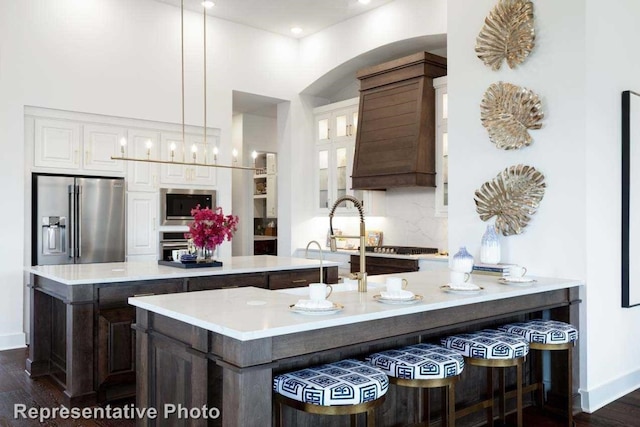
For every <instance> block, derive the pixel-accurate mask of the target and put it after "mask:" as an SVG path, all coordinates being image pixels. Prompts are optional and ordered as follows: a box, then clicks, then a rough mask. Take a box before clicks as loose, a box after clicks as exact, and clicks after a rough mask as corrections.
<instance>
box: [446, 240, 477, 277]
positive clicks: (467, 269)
mask: <svg viewBox="0 0 640 427" xmlns="http://www.w3.org/2000/svg"><path fill="white" fill-rule="evenodd" d="M451 269H452V270H453V271H459V272H462V273H471V270H473V256H472V255H471V254H470V253H469V252H467V248H466V247H464V246H462V247H460V250H459V251H458V252H457V253H456V254H455V255H454V256H453V259H452V260H451Z"/></svg>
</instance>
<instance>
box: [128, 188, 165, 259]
mask: <svg viewBox="0 0 640 427" xmlns="http://www.w3.org/2000/svg"><path fill="white" fill-rule="evenodd" d="M157 225H158V195H157V194H156V193H147V192H130V193H127V259H129V256H138V255H149V256H151V255H153V256H154V257H157V256H158V227H157Z"/></svg>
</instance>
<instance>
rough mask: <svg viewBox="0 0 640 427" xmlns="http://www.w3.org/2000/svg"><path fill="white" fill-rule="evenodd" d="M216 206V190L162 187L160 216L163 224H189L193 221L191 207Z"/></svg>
mask: <svg viewBox="0 0 640 427" xmlns="http://www.w3.org/2000/svg"><path fill="white" fill-rule="evenodd" d="M198 205H200V207H201V208H205V207H209V208H211V209H213V208H215V206H216V192H215V191H214V190H187V189H174V188H161V189H160V217H161V218H162V225H187V224H189V223H190V222H191V221H193V217H192V216H191V209H193V208H195V207H196V206H198Z"/></svg>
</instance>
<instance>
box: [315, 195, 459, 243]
mask: <svg viewBox="0 0 640 427" xmlns="http://www.w3.org/2000/svg"><path fill="white" fill-rule="evenodd" d="M385 204H386V214H385V216H379V217H373V216H367V217H365V223H366V227H367V230H380V231H382V232H383V244H384V245H397V246H422V247H430V248H438V250H440V251H446V250H448V229H447V218H446V217H436V216H435V189H433V188H424V187H410V188H396V189H390V190H387V192H386V195H385ZM315 220H317V222H318V224H326V222H327V219H326V217H322V218H315ZM314 222H316V221H314ZM334 227H336V228H339V229H341V230H342V231H343V233H344V234H358V231H359V229H358V222H357V221H354V219H353V218H352V217H338V216H337V217H335V218H334ZM321 237H322V238H324V237H323V236H318V238H321ZM354 244H357V242H354Z"/></svg>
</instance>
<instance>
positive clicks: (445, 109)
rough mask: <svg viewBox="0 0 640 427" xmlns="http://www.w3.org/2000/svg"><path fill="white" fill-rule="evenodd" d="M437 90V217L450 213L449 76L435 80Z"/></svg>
mask: <svg viewBox="0 0 640 427" xmlns="http://www.w3.org/2000/svg"><path fill="white" fill-rule="evenodd" d="M433 87H434V88H435V90H436V216H447V214H448V212H449V138H448V136H449V134H448V131H447V124H448V119H449V96H448V94H447V76H444V77H438V78H437V79H433Z"/></svg>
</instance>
